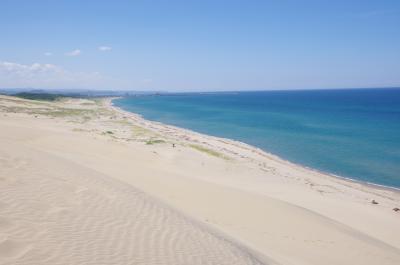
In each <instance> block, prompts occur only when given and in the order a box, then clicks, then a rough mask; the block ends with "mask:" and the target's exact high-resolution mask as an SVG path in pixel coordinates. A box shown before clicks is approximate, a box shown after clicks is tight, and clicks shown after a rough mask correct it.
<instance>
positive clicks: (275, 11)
mask: <svg viewBox="0 0 400 265" xmlns="http://www.w3.org/2000/svg"><path fill="white" fill-rule="evenodd" d="M394 86H400V1H398V0H393V1H388V0H380V1H377V0H376V1H372V0H364V1H350V0H347V1H324V0H319V1H288V0H281V1H278V0H277V1H267V0H265V1H261V0H260V1H252V0H247V1H246V0H243V1H235V0H231V1H218V0H214V1H208V0H202V1H190V0H186V1H174V0H165V1H163V0H158V1H101V0H97V1H74V0H69V1H62V0H58V1H51V0H49V1H40V0H36V1H31V0H25V1H21V0H2V1H0V87H2V88H5V87H8V88H10V87H31V88H84V89H90V88H92V89H133V90H169V91H210V90H268V89H308V88H350V87H394Z"/></svg>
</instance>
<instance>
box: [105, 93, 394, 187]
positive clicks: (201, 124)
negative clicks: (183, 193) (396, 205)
mask: <svg viewBox="0 0 400 265" xmlns="http://www.w3.org/2000/svg"><path fill="white" fill-rule="evenodd" d="M113 103H114V105H115V106H117V107H120V108H122V109H124V110H126V111H130V112H134V113H138V114H141V115H142V116H143V117H144V118H146V119H148V120H153V121H159V122H162V123H166V124H170V125H175V126H178V127H183V128H187V129H191V130H194V131H197V132H201V133H205V134H209V135H213V136H219V137H224V138H231V139H235V140H238V141H241V142H244V143H247V144H250V145H253V146H256V147H259V148H261V149H263V150H265V151H266V152H269V153H273V154H275V155H278V156H280V157H281V158H283V159H285V160H289V161H291V162H294V163H297V164H300V165H303V166H306V167H310V168H314V169H317V170H320V171H323V172H327V173H330V174H334V175H338V176H341V177H346V178H351V179H354V180H359V181H364V182H369V183H375V184H380V185H385V186H391V187H397V188H400V89H347V90H302V91H295V90H293V91H262V92H218V93H217V92H216V93H170V94H164V95H151V96H149V95H147V96H137V97H125V98H120V99H116V100H114V101H113Z"/></svg>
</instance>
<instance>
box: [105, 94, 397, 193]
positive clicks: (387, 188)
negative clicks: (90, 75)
mask: <svg viewBox="0 0 400 265" xmlns="http://www.w3.org/2000/svg"><path fill="white" fill-rule="evenodd" d="M119 98H122V97H111V98H106V99H104V100H105V101H104V102H105V104H106V106H108V107H110V108H111V109H112V110H115V111H117V112H119V113H121V114H124V115H133V116H134V117H135V118H139V119H142V120H143V121H146V122H149V123H154V124H158V125H161V126H166V127H168V128H173V129H175V130H182V131H185V132H189V133H195V134H198V135H201V136H204V137H212V138H216V139H219V140H223V141H229V142H231V143H236V144H239V145H242V146H244V147H245V148H248V149H252V150H254V151H256V152H260V153H261V154H262V155H264V156H266V157H268V158H271V159H276V160H278V161H280V162H282V163H287V164H288V165H290V166H293V167H298V168H301V169H303V170H307V171H310V172H313V173H317V174H320V175H323V176H327V177H330V178H332V179H337V180H340V181H345V182H349V183H350V184H359V185H364V186H366V187H369V188H373V189H378V190H383V191H391V192H396V193H399V194H400V187H393V186H387V185H383V184H378V183H373V182H368V181H363V180H357V179H353V178H350V177H344V176H340V175H336V174H333V173H330V172H326V171H323V170H319V169H315V168H312V167H308V166H305V165H302V164H298V163H295V162H292V161H290V160H287V159H284V158H282V157H281V156H278V155H276V154H274V153H271V152H269V151H267V150H263V149H261V148H259V147H257V146H253V145H250V144H247V143H244V142H241V141H238V140H234V139H230V138H224V137H219V136H214V135H209V134H205V133H201V132H197V131H194V130H191V129H188V128H183V127H178V126H175V125H170V124H165V123H162V122H159V121H153V120H148V119H146V118H144V117H143V116H142V115H141V114H139V113H134V112H130V111H127V110H124V109H122V108H120V107H118V106H116V105H114V103H113V100H115V99H119Z"/></svg>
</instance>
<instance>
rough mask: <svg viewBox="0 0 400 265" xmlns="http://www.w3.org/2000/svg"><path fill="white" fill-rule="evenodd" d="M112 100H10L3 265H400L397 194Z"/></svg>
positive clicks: (0, 160)
mask: <svg viewBox="0 0 400 265" xmlns="http://www.w3.org/2000/svg"><path fill="white" fill-rule="evenodd" d="M111 100H112V99H110V98H108V99H93V100H92V99H61V100H59V101H54V102H43V101H32V100H25V99H20V98H15V97H10V96H0V129H1V130H0V264H7V265H11V264H32V265H33V264H35V265H36V264H371V265H372V264H374V265H375V264H400V211H395V210H394V209H395V208H400V192H399V191H397V190H394V189H389V188H384V187H378V186H374V185H366V184H363V183H359V182H355V181H350V180H346V179H341V178H336V177H333V176H329V175H327V174H324V173H321V172H317V171H313V170H310V169H307V168H304V167H301V166H299V165H295V164H292V163H290V162H288V161H284V160H282V159H280V158H279V157H276V156H274V155H272V154H269V153H266V152H263V151H262V150H260V149H257V148H255V147H252V146H249V145H246V144H244V143H240V142H236V141H233V140H229V139H222V138H217V137H212V136H208V135H203V134H199V133H196V132H193V131H189V130H185V129H182V128H177V127H174V126H168V125H165V124H161V123H157V122H152V121H148V120H145V119H143V118H142V117H140V116H139V115H135V114H132V113H128V112H124V111H122V110H120V109H118V108H115V107H113V106H112V104H111ZM372 201H374V202H375V203H372Z"/></svg>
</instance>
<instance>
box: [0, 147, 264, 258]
mask: <svg viewBox="0 0 400 265" xmlns="http://www.w3.org/2000/svg"><path fill="white" fill-rule="evenodd" d="M44 161H45V162H44ZM132 174H135V172H132ZM0 264H2V265H22V264H30V265H40V264H51V265H61V264H62V265H66V264H71V265H72V264H80V265H83V264H85V265H89V264H93V265H101V264H104V265H105V264H107V265H111V264H121V265H122V264H174V265H177V264H185V265H187V264H229V265H233V264H261V261H260V260H259V259H257V257H256V256H254V255H253V254H252V253H250V252H249V251H247V250H246V249H245V248H243V247H241V246H239V245H238V244H237V243H234V242H232V241H230V240H227V239H225V238H224V237H223V236H221V235H220V234H219V233H217V232H215V231H213V230H210V229H208V228H207V227H206V226H203V225H202V224H199V223H197V222H196V221H193V220H191V219H190V218H187V217H185V216H184V215H182V214H181V213H179V212H177V211H175V210H173V209H171V208H169V207H168V206H166V205H164V204H163V203H161V202H159V201H158V200H156V199H153V198H151V197H149V196H148V195H146V194H145V193H143V192H141V191H139V190H136V189H135V188H133V187H132V186H129V185H127V184H124V183H120V182H118V181H116V180H114V179H112V178H110V177H108V176H105V175H102V174H100V173H98V172H96V171H94V170H91V169H88V168H85V167H82V166H78V165H76V164H73V163H72V162H69V161H67V160H65V159H61V158H58V157H56V156H55V155H52V154H47V153H44V152H40V151H35V150H32V149H29V148H25V147H24V148H23V147H20V146H18V147H16V146H15V145H12V144H11V143H10V144H9V145H7V144H6V143H4V145H3V144H2V146H1V148H0Z"/></svg>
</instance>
